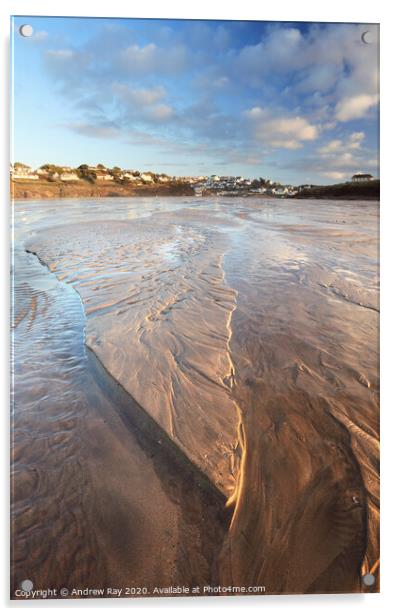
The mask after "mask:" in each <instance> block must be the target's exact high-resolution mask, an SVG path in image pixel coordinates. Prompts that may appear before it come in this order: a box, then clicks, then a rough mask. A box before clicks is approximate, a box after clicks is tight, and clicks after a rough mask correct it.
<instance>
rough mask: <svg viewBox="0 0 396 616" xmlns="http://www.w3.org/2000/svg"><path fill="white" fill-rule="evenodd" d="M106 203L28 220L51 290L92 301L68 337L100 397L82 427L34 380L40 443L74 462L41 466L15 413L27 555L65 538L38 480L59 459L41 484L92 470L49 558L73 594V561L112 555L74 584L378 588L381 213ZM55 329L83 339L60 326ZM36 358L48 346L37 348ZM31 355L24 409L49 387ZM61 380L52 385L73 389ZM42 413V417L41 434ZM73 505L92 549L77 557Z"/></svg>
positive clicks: (295, 205)
mask: <svg viewBox="0 0 396 616" xmlns="http://www.w3.org/2000/svg"><path fill="white" fill-rule="evenodd" d="M105 201H106V200H102V202H101V203H100V206H99V207H95V206H92V205H91V207H90V208H89V207H86V209H85V210H83V207H84V202H81V204H80V207H79V208H78V207H77V206H76V205H75V204H73V203H72V206H71V207H70V209H69V210H66V211H65V213H64V215H62V216H58V217H57V216H56V214H57V213H58V212H59V211H60V210H59V209H57V207H56V205H53V206H52V210H51V211H48V210H46V208H45V207H44V206H42V205H40V206H38V209H37V210H36V211H38V212H39V214H38V215H37V217H36V219H34V215H33V214H32V213H29V214H28V217H29V216H30V217H31V219H32V220H34V224H31V225H30V231H31V235H30V237H28V238H27V237H25V238H24V248H25V249H27V250H29V251H31V252H33V253H34V255H33V254H30V255H28V257H29V259H35V258H36V257H35V255H37V257H38V258H39V259H40V261H41V262H42V263H43V264H45V266H46V267H48V268H49V270H50V271H51V272H53V274H55V276H56V278H55V276H53V274H50V273H48V272H47V275H48V276H49V277H51V276H52V277H53V279H54V280H55V281H56V284H57V285H59V288H58V287H57V289H56V290H55V291H54V293H55V295H56V297H59V293H61V292H62V293H69V292H71V293H73V301H77V302H78V301H79V299H78V296H80V297H81V301H82V306H81V304H79V305H78V306H79V310H80V316H79V319H77V322H76V320H75V319H74V321H73V323H74V325H73V327H75V329H76V331H79V332H80V333H79V336H80V342H81V348H84V341H85V344H86V345H87V347H88V349H90V352H92V353H93V355H92V357H91V360H90V359H89V357H86V354H85V355H84V353H82V354H83V355H84V356H85V359H84V362H87V365H85V363H84V362H83V363H84V366H85V367H84V370H85V371H86V372H84V370H83V373H84V374H85V375H88V376H86V378H89V380H88V381H87V382H86V383H83V385H82V386H81V385H80V384H79V386H78V387H79V391H80V390H81V391H80V393H81V392H83V394H84V395H83V396H80V394H79V396H77V397H76V400H75V410H74V411H73V412H72V413H71V417H67V418H66V419H65V406H64V404H63V402H64V401H62V400H61V404H60V405H59V406H60V410H59V413H60V417H59V418H56V421H55V422H54V417H53V415H54V410H53V403H54V402H53V401H54V398H53V395H54V392H55V390H54V389H53V384H52V381H51V379H50V380H49V381H48V366H46V367H45V374H46V375H47V376H46V377H44V372H40V371H39V372H38V373H36V374H35V376H34V379H33V380H34V383H35V386H36V387H37V388H38V390H39V400H40V405H42V404H43V400H45V404H44V409H45V412H44V415H42V416H41V417H40V422H39V423H40V428H41V429H43V430H44V431H45V440H46V441H48V442H51V441H52V439H55V440H56V439H58V440H59V441H60V443H61V446H59V447H58V446H57V445H56V446H55V451H56V453H59V452H60V451H62V454H61V457H60V458H57V456H56V455H55V456H54V455H53V448H52V449H48V451H46V448H45V447H44V446H43V445H42V444H39V445H38V447H37V448H38V451H35V448H34V447H32V448H31V449H30V448H29V446H28V445H29V442H30V441H29V439H30V438H31V426H30V425H28V426H27V427H26V429H25V432H24V430H23V427H22V429H21V434H22V435H23V436H20V434H19V431H18V430H19V427H20V424H21V423H22V426H23V420H22V419H21V414H18V412H17V411H18V409H22V408H24V406H25V407H26V406H28V403H27V402H26V400H25V399H24V398H23V397H22V400H18V399H16V401H15V411H16V416H17V418H16V420H15V427H16V432H15V445H16V450H17V452H18V451H19V449H18V447H19V444H20V442H23V443H25V446H24V447H22V449H21V451H20V453H19V457H18V456H17V457H16V463H15V468H16V470H20V469H21V468H26V469H27V471H26V472H28V475H29V480H28V479H26V481H28V483H29V481H30V484H29V485H31V489H30V492H28V495H27V496H26V495H25V500H24V499H23V498H22V496H18V488H19V486H20V485H21V480H20V479H17V480H16V481H15V483H14V489H15V492H14V502H15V505H16V509H17V511H16V516H15V519H16V520H17V522H16V524H21V522H20V520H21V519H22V530H21V526H16V527H15V537H16V539H15V545H16V547H17V548H18V547H21V546H22V547H21V549H22V548H23V546H26V545H27V544H30V545H31V542H32V541H33V537H34V535H35V533H36V535H37V539H38V540H40V541H41V543H42V537H43V530H42V527H41V526H40V525H39V524H38V523H37V519H40V520H42V521H43V522H44V523H45V524H48V516H47V515H46V513H45V512H44V511H42V512H40V505H39V502H40V499H38V498H37V496H36V493H37V483H34V480H33V479H32V478H30V477H31V476H32V475H31V467H32V466H34V464H36V465H37V458H39V457H40V456H41V455H42V454H43V452H45V454H46V455H45V456H44V459H43V460H42V466H43V467H44V468H45V469H46V471H47V469H48V465H49V464H51V466H52V467H53V471H52V472H60V469H59V466H60V464H61V463H62V460H63V461H64V460H67V461H69V460H70V461H72V460H75V462H76V468H71V470H70V472H69V471H68V474H66V476H65V478H64V479H63V481H61V484H60V487H59V488H58V492H59V494H58V499H59V508H58V509H57V510H56V513H55V512H54V516H56V518H57V520H58V523H57V524H56V528H55V529H54V533H55V535H56V536H57V537H59V540H60V543H59V545H58V547H57V549H56V550H54V549H53V547H52V548H51V547H48V545H47V547H46V549H47V552H46V553H45V554H43V555H42V556H41V558H39V557H38V558H37V564H36V571H37V575H39V576H42V577H41V579H43V580H44V579H47V577H48V575H50V571H52V570H53V566H51V565H50V563H51V562H53V561H51V559H53V558H55V559H56V558H60V559H63V561H64V562H63V564H62V569H63V570H62V572H61V573H60V574H59V578H57V579H59V584H60V583H61V578H62V576H63V578H62V579H64V577H65V575H69V573H68V574H66V573H65V570H67V571H71V569H72V567H71V563H73V558H72V556H71V549H72V548H71V547H70V546H71V545H74V547H73V549H74V550H75V554H76V556H75V557H76V558H78V559H82V563H83V562H84V556H83V555H84V554H85V555H86V558H85V560H86V561H88V562H89V560H90V556H89V555H91V557H92V554H96V553H99V554H100V555H101V556H100V559H101V566H100V567H98V564H97V562H96V563H95V565H94V566H92V562H91V564H90V565H87V564H85V565H84V564H81V565H78V566H77V568H76V567H75V568H74V571H76V570H77V571H78V576H79V577H78V579H79V581H80V582H81V583H83V582H82V581H83V580H87V581H86V582H84V583H85V584H88V582H89V581H92V582H94V581H95V584H96V585H97V584H99V581H98V578H101V576H102V578H103V579H106V582H109V583H111V584H113V585H120V584H121V581H123V580H124V579H128V580H131V576H132V578H133V579H134V580H135V578H136V580H138V581H139V580H142V582H141V583H143V582H144V581H145V580H146V583H145V586H147V585H148V586H150V584H152V583H155V584H157V585H161V583H162V581H164V584H165V582H166V581H167V580H171V582H170V583H174V584H175V583H184V584H187V585H188V584H189V583H191V581H190V580H198V579H199V580H200V581H199V582H196V583H197V584H198V583H204V582H205V580H210V581H211V582H217V581H218V582H221V583H222V584H225V585H228V584H233V585H243V586H248V585H258V584H261V585H265V586H266V589H267V590H266V592H267V593H279V592H289V593H302V592H360V591H362V590H365V589H364V587H362V585H361V581H360V580H361V574H362V573H365V572H367V571H370V570H371V571H375V573H376V574H377V573H378V570H377V561H378V558H379V545H378V511H379V500H378V499H379V496H378V420H379V417H378V387H379V384H378V379H379V374H378V245H377V241H378V237H377V236H378V233H377V231H378V229H377V223H378V219H377V216H378V205H377V204H374V203H356V202H354V203H345V202H342V203H337V202H331V203H330V202H303V201H299V202H293V201H287V202H276V203H274V202H273V201H272V202H268V203H267V202H265V201H263V200H262V199H260V200H257V201H256V200H254V199H248V200H243V199H241V200H235V199H230V200H227V199H217V200H215V201H214V202H212V201H209V200H194V199H191V200H184V201H183V200H180V201H179V202H177V200H173V201H172V200H169V201H167V200H166V199H165V200H163V203H162V202H161V203H159V204H158V203H157V202H154V201H153V203H152V204H150V205H149V206H148V207H146V209H145V210H143V204H141V211H139V204H136V203H135V204H134V206H133V212H132V213H131V210H130V209H129V206H128V204H127V203H125V204H120V205H118V206H117V207H114V206H113V207H111V206H112V204H111V203H110V202H109V203H108V205H103V203H104V202H105ZM134 201H135V202H136V199H135V200H134ZM176 202H177V203H176ZM145 205H146V206H147V205H148V204H147V203H146V204H145ZM32 206H33V204H32ZM23 207H24V208H25V210H26V208H27V206H26V204H25V205H24V206H23ZM39 208H43V210H42V211H41V210H40V209H39ZM64 208H65V205H64V204H62V209H64ZM143 211H144V214H145V217H144V219H143V218H141V213H142V212H143ZM32 212H34V207H32ZM98 212H99V213H98ZM148 214H150V215H148ZM60 221H62V222H64V224H62V225H60V224H59V222H60ZM22 226H23V225H22ZM22 236H23V234H22ZM25 254H26V253H25ZM38 267H43V266H41V265H39V264H38ZM58 281H61V282H58ZM64 283H67V284H66V285H65V284H64ZM54 284H55V282H54ZM60 288H62V291H59V289H60ZM73 289H74V290H73ZM74 291H77V292H78V294H79V295H77V294H76V293H75V292H74ZM24 297H25V296H24ZM26 297H27V298H29V297H30V296H29V294H28V293H26ZM32 302H33V303H32ZM35 302H36V303H34V301H33V300H31V303H30V304H29V306H28V307H27V308H26V306H25V307H21V309H20V310H18V311H17V312H16V325H17V327H16V330H15V331H16V332H18V331H19V332H20V335H21V339H24V337H23V335H22V334H21V331H22V330H21V328H24V327H28V324H29V323H30V322H31V321H32V319H33V321H32V322H33V323H35V322H36V321H37V317H35V316H33V317H32V313H34V314H37V310H39V311H40V310H41V308H40V306H39V305H38V304H37V298H36V300H35ZM22 304H23V302H21V305H22ZM37 306H39V307H38V308H37ZM76 306H77V304H76ZM82 307H83V309H84V313H85V321H84V315H83V314H82ZM24 310H25V312H26V315H25V316H24ZM70 314H71V312H70V310H66V311H64V310H63V312H62V318H63V319H66V320H67V317H68V316H69V315H70ZM29 319H30V320H29ZM59 320H60V321H61V322H60V323H59ZM72 320H73V319H72ZM56 324H57V325H58V326H59V327H60V328H63V329H64V330H65V331H72V330H70V327H69V325H68V323H67V322H66V323H64V324H62V319H60V318H59V315H55V317H54V328H56V326H57V325H56ZM84 325H85V332H84V329H83V328H84ZM39 334H40V332H39ZM54 336H55V334H54V333H52V334H51V332H50V333H49V334H48V336H47V337H48V339H49V340H50V342H51V340H52V339H53V338H54ZM74 339H75V337H74V338H73V340H74ZM37 344H39V345H41V346H42V347H44V348H47V346H46V345H47V344H48V341H46V340H45V336H40V335H38V337H37ZM55 346H56V345H55ZM69 352H70V361H71V362H72V363H73V357H74V358H75V356H76V351H75V349H73V348H71V349H70V350H69ZM26 353H27V350H26V345H25V346H22V349H21V351H20V352H19V357H20V359H21V364H23V366H22V368H21V369H22V371H24V373H25V375H26V376H25V379H26V380H25V381H23V379H22V380H20V381H19V386H18V387H19V388H17V390H16V391H17V392H18V391H21V392H22V393H23V392H25V395H26V396H28V395H29V392H31V387H32V380H31V379H32V374H33V373H34V371H35V369H36V368H35V367H32V365H29V364H28V363H26V358H25V357H24V354H26ZM36 353H37V350H36ZM79 353H80V355H81V351H79ZM88 355H89V353H88ZM16 356H17V357H18V350H17V349H16ZM35 356H36V355H35ZM61 360H62V361H63V360H65V357H62V358H61ZM68 361H69V357H66V363H67V362H68ZM59 362H60V360H59V358H57V359H54V360H52V362H51V365H53V366H54V372H55V373H57V372H58V374H55V376H54V378H55V381H56V382H58V383H59V387H60V389H61V390H62V391H63V390H64V389H65V390H67V391H70V390H71V391H72V392H75V391H76V383H75V382H72V383H71V384H69V387H65V374H64V368H62V369H60V372H59V365H60V363H59ZM92 362H93V363H92ZM80 363H81V362H80ZM87 366H88V367H87ZM33 368H35V369H33ZM80 368H81V366H80ZM67 374H68V372H67V371H66V375H67ZM78 374H79V378H80V377H81V371H80V372H78ZM29 379H30V380H29ZM47 383H48V385H47ZM117 383H118V384H119V386H117ZM17 385H18V381H17ZM120 391H121V392H122V396H121V397H122V400H121V399H120ZM95 392H97V393H95ZM62 395H63V394H62ZM82 400H83V402H82ZM40 405H39V406H40ZM35 414H36V415H37V404H36V405H35V408H34V411H32V413H31V414H30V413H29V414H28V417H29V419H28V423H29V424H30V422H31V421H33V420H32V417H35ZM24 417H26V413H25V414H24ZM142 418H144V419H142ZM50 420H51V422H52V425H51V429H49V421H50ZM68 420H70V421H71V423H70V426H71V427H70V426H69V424H68V423H67V424H66V425H67V429H66V430H65V429H61V430H60V426H62V423H61V424H60V426H59V425H58V424H59V421H60V422H64V421H66V422H67V421H68ZM34 421H36V419H34ZM81 421H82V422H83V431H81V428H80V429H76V427H75V426H76V425H77V424H80V425H81ZM73 422H74V423H73ZM33 425H34V424H33ZM69 430H70V433H69ZM65 432H66V434H67V437H68V438H67V437H66V436H65V437H64V436H63V434H64V433H65ZM60 434H62V437H61V436H60ZM63 438H65V441H66V442H67V444H68V445H67V446H68V447H69V446H70V447H71V448H72V453H70V452H69V451H68V450H67V448H66V446H64V445H63ZM57 447H58V449H57ZM82 454H83V456H82ZM158 456H159V457H158ZM161 456H163V458H161ZM67 466H69V465H67ZM70 466H71V467H72V466H73V464H72V463H70ZM65 468H66V466H65V467H64V468H63V469H62V472H64V470H65ZM78 469H80V470H78ZM131 469H133V471H132V470H131ZM29 473H30V474H29ZM44 475H45V473H44V474H43V476H44ZM154 477H155V479H154ZM71 486H73V489H72V493H73V496H72V497H70V498H71V501H70V502H71V503H72V506H70V504H67V503H68V499H67V497H66V496H65V494H67V493H68V491H70V487H71ZM148 486H149V487H148ZM148 489H149V490H150V496H149V494H148ZM106 495H108V496H106ZM48 498H49V496H48V495H47V497H46V498H44V499H43V500H42V502H43V503H44V504H45V507H46V506H47V503H48ZM73 499H75V500H76V504H74V500H73ZM55 502H56V501H55ZM226 502H227V506H226V505H225V504H226ZM22 503H24V505H23V504H22ZM32 503H33V504H34V506H32ZM29 504H30V505H29ZM23 507H26V508H27V510H29V511H30V514H28V517H29V515H30V517H31V521H30V525H29V523H27V525H26V527H25V526H24V525H23V520H24V515H25V513H24V511H25V510H24V509H23ZM70 508H71V509H72V510H74V508H77V510H78V514H76V517H75V518H74V519H76V520H77V526H78V527H79V528H78V531H76V532H78V534H79V536H80V538H81V541H80V542H77V543H76V541H75V540H74V542H73V541H70V540H69V541H68V540H67V532H66V530H65V528H66V527H67V523H66V520H67V519H68V516H67V512H68V511H69V510H70ZM115 520H118V521H119V522H120V523H119V524H118V523H117V524H115ZM153 524H154V525H155V529H156V531H157V532H153V528H152V526H153ZM84 525H86V526H87V529H88V531H87V533H86V532H85V531H84V530H83V528H84ZM71 528H72V527H70V529H69V530H71ZM146 529H147V530H146ZM148 536H150V538H151V539H150V541H151V543H150V542H149V543H147V541H146V538H147V537H148ZM63 542H65V543H66V542H67V543H68V546H66V545H65V544H64V543H63ZM46 543H48V542H45V543H44V544H42V545H43V549H44V546H45V545H46ZM156 550H157V551H158V550H163V554H164V559H162V558H161V559H160V562H159V560H158V558H157V557H156V556H154V554H155V553H156ZM16 553H17V554H18V550H17V551H16ZM136 554H138V555H139V557H138V558H136ZM134 555H135V557H134ZM24 558H25V559H27V558H28V556H27V552H25V554H24V556H20V557H19V558H16V563H17V565H16V571H17V575H16V579H19V578H18V576H20V575H22V571H23V565H22V562H23V559H24ZM95 558H96V559H97V557H95ZM29 559H30V560H32V558H31V557H30V556H29ZM25 562H26V561H25ZM142 563H144V565H143V564H142ZM102 565H103V566H102ZM181 572H183V573H181ZM51 575H53V573H51ZM73 575H76V573H74V574H73ZM124 576H126V577H124ZM139 576H140V577H139ZM24 577H27V575H24ZM180 577H181V578H182V579H180ZM186 578H187V579H186ZM120 580H121V581H120ZM147 580H149V582H147ZM68 581H69V578H68ZM139 583H140V582H139ZM137 584H138V582H136V585H137ZM66 585H67V584H66ZM376 588H378V586H377V587H376Z"/></svg>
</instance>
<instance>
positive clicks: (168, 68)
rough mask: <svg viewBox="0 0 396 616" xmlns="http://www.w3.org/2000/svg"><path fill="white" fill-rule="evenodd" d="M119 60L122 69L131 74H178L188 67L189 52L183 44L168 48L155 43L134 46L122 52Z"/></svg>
mask: <svg viewBox="0 0 396 616" xmlns="http://www.w3.org/2000/svg"><path fill="white" fill-rule="evenodd" d="M119 59H120V65H121V67H122V68H123V69H124V70H126V71H127V72H128V73H130V74H140V75H145V74H147V73H151V74H153V73H158V74H164V73H167V74H176V73H179V72H181V71H183V70H184V69H185V68H186V67H187V59H188V50H187V48H186V46H185V45H182V44H176V45H173V46H170V47H166V48H162V47H159V46H158V45H156V44H155V43H148V44H147V45H143V46H139V45H136V44H134V45H130V46H129V47H127V48H126V49H124V50H123V51H121V53H120V56H119Z"/></svg>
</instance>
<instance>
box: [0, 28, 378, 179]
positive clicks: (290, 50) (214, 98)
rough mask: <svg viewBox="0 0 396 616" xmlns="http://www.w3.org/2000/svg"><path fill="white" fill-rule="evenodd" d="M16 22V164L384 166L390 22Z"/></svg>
mask: <svg viewBox="0 0 396 616" xmlns="http://www.w3.org/2000/svg"><path fill="white" fill-rule="evenodd" d="M24 23H29V24H31V25H32V26H33V28H34V34H33V36H32V37H31V38H24V37H22V36H20V35H19V27H20V25H22V24H24ZM365 31H369V37H370V40H371V41H372V42H371V43H370V44H365V43H363V41H362V38H361V36H362V33H363V32H365ZM12 33H13V34H12V36H13V75H14V119H13V121H14V126H13V159H14V161H22V162H25V163H27V164H29V165H31V166H33V167H37V166H40V165H42V164H44V163H46V162H55V163H58V164H64V165H70V166H77V165H79V164H81V163H88V164H97V163H103V164H105V165H107V166H114V165H117V166H120V167H123V168H130V169H139V170H141V171H143V170H153V171H157V172H165V173H169V174H171V175H190V174H192V175H207V174H212V173H216V174H219V175H227V174H232V175H244V176H246V177H251V178H253V177H266V178H272V179H275V180H279V181H282V182H290V183H295V184H299V183H311V182H315V183H334V182H339V181H343V180H345V179H347V178H349V177H350V176H351V175H352V174H353V173H357V172H369V173H372V174H373V175H375V176H378V175H379V170H378V164H377V158H378V153H377V152H378V104H379V102H378V55H377V54H378V51H377V49H378V48H377V38H378V35H379V33H378V30H377V26H374V25H359V24H303V23H275V22H230V21H181V20H180V21H177V20H176V21H175V20H169V21H168V20H134V19H91V18H85V19H82V18H60V17H54V18H44V17H15V18H14V20H13V24H12Z"/></svg>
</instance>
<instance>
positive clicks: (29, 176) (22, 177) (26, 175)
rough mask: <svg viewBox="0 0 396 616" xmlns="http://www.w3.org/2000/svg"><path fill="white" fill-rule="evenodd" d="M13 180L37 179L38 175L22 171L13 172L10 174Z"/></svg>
mask: <svg viewBox="0 0 396 616" xmlns="http://www.w3.org/2000/svg"><path fill="white" fill-rule="evenodd" d="M12 177H13V179H14V180H38V179H39V176H38V175H37V173H22V172H19V171H17V172H14V173H13V174H12Z"/></svg>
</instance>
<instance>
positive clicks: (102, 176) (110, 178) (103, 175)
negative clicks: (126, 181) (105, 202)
mask: <svg viewBox="0 0 396 616" xmlns="http://www.w3.org/2000/svg"><path fill="white" fill-rule="evenodd" d="M124 177H125V176H124ZM96 179H97V180H106V181H107V182H112V181H113V180H114V178H113V176H112V175H110V173H100V172H99V171H97V172H96Z"/></svg>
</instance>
